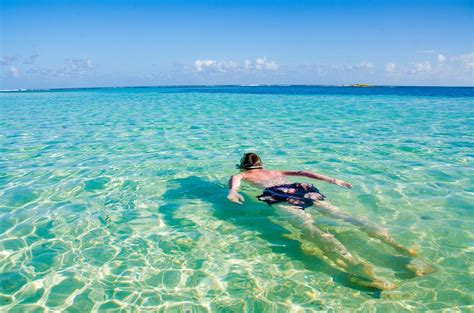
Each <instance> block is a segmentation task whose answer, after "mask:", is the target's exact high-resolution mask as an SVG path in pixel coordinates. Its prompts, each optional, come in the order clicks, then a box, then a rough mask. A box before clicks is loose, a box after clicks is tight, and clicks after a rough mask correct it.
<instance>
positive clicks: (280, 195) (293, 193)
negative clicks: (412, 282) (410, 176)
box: [227, 153, 425, 290]
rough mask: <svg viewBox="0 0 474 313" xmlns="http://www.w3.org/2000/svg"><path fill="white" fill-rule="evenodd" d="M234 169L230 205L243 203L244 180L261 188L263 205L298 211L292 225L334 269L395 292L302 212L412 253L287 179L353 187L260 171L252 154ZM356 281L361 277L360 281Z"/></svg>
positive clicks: (378, 229) (306, 174) (299, 173)
mask: <svg viewBox="0 0 474 313" xmlns="http://www.w3.org/2000/svg"><path fill="white" fill-rule="evenodd" d="M237 168H239V169H240V170H241V173H239V174H237V175H233V176H231V177H230V179H229V194H228V196H227V198H228V199H229V200H230V201H232V202H235V203H238V204H242V203H243V202H244V198H243V196H242V195H240V194H239V193H238V190H239V187H240V184H241V181H242V180H244V181H247V182H249V183H251V184H253V185H256V186H258V187H261V188H263V193H262V194H261V195H259V196H257V198H258V200H260V201H264V202H266V203H268V204H269V205H272V204H283V206H282V207H287V208H291V210H292V211H293V213H296V211H295V209H296V210H297V211H299V214H292V215H293V216H294V217H296V219H295V218H291V219H290V220H291V221H292V222H293V224H294V225H293V226H296V227H298V228H299V229H300V230H301V231H302V232H303V234H305V235H306V236H307V237H310V238H311V239H313V240H314V241H316V243H317V245H318V247H319V248H320V249H321V250H322V251H323V253H324V254H325V256H326V257H328V258H329V259H330V260H331V261H332V262H333V263H335V264H336V265H337V266H340V267H342V268H344V269H345V270H346V271H347V272H348V273H349V274H352V275H354V277H355V280H356V281H355V282H357V283H360V284H363V285H366V286H371V287H375V288H379V289H385V290H387V289H393V288H395V285H394V284H392V283H390V282H388V281H386V280H383V279H379V278H376V277H375V274H374V272H373V267H372V266H371V265H370V264H367V263H366V262H364V261H362V260H360V259H358V258H357V257H356V256H354V255H352V254H351V253H350V252H349V251H348V250H347V249H346V248H345V247H344V245H343V244H342V243H340V242H339V241H338V240H337V239H336V238H334V236H332V235H330V234H328V233H326V232H324V231H322V230H320V229H319V228H318V227H317V226H316V225H314V223H313V220H312V218H311V215H310V214H308V213H306V212H304V209H305V208H308V207H314V208H315V209H316V210H318V211H319V212H320V213H321V214H323V215H326V216H329V217H332V218H337V219H341V220H343V221H345V222H348V223H350V224H353V225H357V226H360V227H361V229H362V230H363V231H365V232H366V233H367V234H369V235H370V236H372V237H375V238H378V239H380V240H381V241H382V242H385V243H386V244H388V245H390V246H392V247H393V248H395V249H396V250H397V251H399V252H402V253H404V254H406V255H408V256H414V255H415V254H416V251H415V250H413V249H408V248H406V247H404V246H403V245H401V244H400V243H398V242H397V241H395V239H393V238H392V237H391V236H390V235H389V233H388V231H387V230H386V229H385V228H383V227H381V226H378V225H376V224H374V223H372V222H370V221H368V220H366V219H363V218H356V217H352V216H349V215H347V214H346V213H344V212H342V211H341V210H339V209H338V208H336V207H335V206H333V205H332V204H331V203H329V201H327V200H326V196H324V195H323V194H322V193H321V192H320V191H319V190H318V189H317V188H316V187H314V186H313V185H311V184H305V183H290V182H289V181H288V179H287V177H288V176H296V177H307V178H311V179H316V180H321V181H324V182H327V183H331V184H335V185H338V186H341V187H345V188H352V185H351V184H349V183H347V182H345V181H342V180H339V179H335V178H331V177H328V176H324V175H321V174H317V173H312V172H307V171H274V170H266V169H264V168H263V163H262V160H261V159H260V157H259V156H258V155H256V154H255V153H246V154H244V156H243V157H242V159H241V160H240V164H238V165H237ZM298 217H299V219H298ZM295 224H296V225H295ZM407 268H409V269H410V270H412V271H414V272H415V273H416V274H417V275H422V274H425V273H424V272H421V271H422V270H421V269H418V268H416V267H411V268H410V267H409V266H407ZM357 277H359V278H360V277H362V280H360V279H358V278H357ZM364 279H368V281H364Z"/></svg>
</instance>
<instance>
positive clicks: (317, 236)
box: [277, 206, 396, 290]
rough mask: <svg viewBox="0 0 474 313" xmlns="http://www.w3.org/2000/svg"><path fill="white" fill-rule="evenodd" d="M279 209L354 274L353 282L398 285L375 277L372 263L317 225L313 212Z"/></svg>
mask: <svg viewBox="0 0 474 313" xmlns="http://www.w3.org/2000/svg"><path fill="white" fill-rule="evenodd" d="M277 211H279V215H280V216H283V217H284V220H285V222H287V223H289V224H290V225H291V226H292V227H293V228H295V229H298V230H300V231H301V235H302V237H303V238H306V239H310V240H311V242H313V243H314V244H316V245H317V247H318V248H319V249H320V250H321V251H322V252H323V253H324V255H325V256H326V257H327V258H329V259H330V260H331V261H332V262H333V263H334V264H336V265H337V266H339V267H341V268H343V269H344V270H345V271H346V272H347V273H348V274H350V275H352V276H353V279H351V280H352V281H353V282H355V283H358V284H360V285H364V286H367V287H374V288H378V289H383V290H389V289H393V288H395V287H396V286H395V285H394V284H393V283H391V282H389V281H386V280H383V279H379V278H377V277H375V274H374V269H373V266H372V265H370V264H368V263H367V262H364V261H362V260H360V259H359V258H357V257H356V256H354V255H353V254H351V253H350V252H349V251H348V250H347V249H346V247H345V246H344V245H343V244H342V243H341V242H340V241H339V240H337V239H336V238H335V237H334V236H333V235H331V234H329V233H326V232H324V231H322V230H321V229H320V228H319V227H317V226H316V225H315V224H314V221H313V218H312V216H311V214H309V213H307V212H305V211H303V210H301V209H295V208H292V207H288V206H286V207H279V208H278V209H277Z"/></svg>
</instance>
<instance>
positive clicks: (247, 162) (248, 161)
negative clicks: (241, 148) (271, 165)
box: [237, 153, 263, 171]
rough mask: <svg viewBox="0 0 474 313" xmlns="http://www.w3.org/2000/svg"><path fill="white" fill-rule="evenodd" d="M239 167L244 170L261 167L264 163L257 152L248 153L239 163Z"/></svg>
mask: <svg viewBox="0 0 474 313" xmlns="http://www.w3.org/2000/svg"><path fill="white" fill-rule="evenodd" d="M237 168H239V169H241V170H244V171H248V170H254V169H261V168H263V163H262V160H260V157H259V156H258V155H256V154H255V153H246V154H244V155H243V157H242V158H241V159H240V164H237Z"/></svg>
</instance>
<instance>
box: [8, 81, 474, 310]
mask: <svg viewBox="0 0 474 313" xmlns="http://www.w3.org/2000/svg"><path fill="white" fill-rule="evenodd" d="M256 88H257V89H255V88H254V89H250V87H248V88H238V87H226V88H223V87H215V88H214V89H213V88H179V87H176V88H144V89H139V88H134V89H103V90H102V89H95V90H87V89H86V90H69V91H48V92H27V93H2V94H0V142H1V145H0V269H1V270H0V282H1V285H0V310H2V311H8V312H24V311H31V312H42V311H47V310H65V311H68V312H84V311H89V310H104V311H105V310H111V311H113V310H114V309H116V310H120V309H122V308H124V309H126V310H146V309H150V310H154V311H156V310H157V309H159V310H162V311H184V310H187V309H189V310H194V311H196V312H206V311H219V310H220V309H229V310H231V311H232V310H234V311H236V312H241V311H243V310H246V311H256V312H261V311H265V312H273V311H275V312H286V311H288V310H290V311H294V312H298V311H299V310H303V309H307V310H309V311H318V310H329V311H333V310H334V311H337V310H342V309H346V310H351V311H354V310H361V311H367V310H371V309H373V308H375V307H376V308H377V309H380V310H392V311H395V310H396V311H420V310H428V309H431V310H436V309H444V308H453V307H459V308H461V309H468V306H469V305H471V308H472V304H473V297H472V291H471V289H472V286H473V285H474V284H473V283H474V282H473V279H472V278H471V277H470V275H469V272H468V271H469V268H470V267H472V264H473V252H474V249H473V247H472V238H473V234H472V229H474V225H473V224H474V223H473V218H472V217H473V215H472V212H473V211H472V209H473V205H472V203H474V196H473V192H474V189H473V186H474V179H473V177H474V175H473V168H474V167H473V165H474V164H473V147H474V140H473V138H474V110H473V107H474V104H473V103H474V101H473V99H474V98H473V92H472V88H471V89H463V90H461V91H459V90H457V89H455V88H454V89H453V88H445V89H443V88H441V89H436V90H435V91H433V90H431V91H430V90H429V89H422V90H421V91H420V90H418V89H416V88H415V89H410V88H408V89H403V88H402V90H399V89H396V88H392V89H391V88H386V89H385V92H384V89H383V88H382V89H380V88H377V89H373V91H371V90H370V89H364V90H363V91H358V90H359V89H358V90H354V89H337V88H333V89H331V88H326V89H324V88H323V89H315V90H316V91H315V90H308V89H304V88H308V87H300V89H298V88H296V87H271V88H270V87H256ZM258 88H260V89H258ZM265 88H266V89H265ZM272 88H273V89H272ZM275 88H276V89H275ZM278 88H280V89H278ZM285 88H287V89H285ZM288 88H293V90H291V89H288ZM295 88H296V89H295ZM301 88H303V89H301ZM259 90H260V92H259ZM295 90H296V91H295ZM298 90H300V91H298ZM318 90H319V91H318ZM321 90H323V91H321ZM341 90H342V91H341ZM246 151H255V152H257V153H259V154H261V156H262V159H263V161H264V164H265V165H266V166H267V167H268V168H273V169H279V168H281V169H304V170H312V171H316V172H320V173H323V174H326V175H329V176H333V177H336V178H340V179H343V180H346V181H349V182H351V183H352V184H353V185H354V188H353V189H351V190H347V189H343V188H340V187H337V186H333V185H328V184H325V183H322V182H320V183H318V182H317V183H316V185H317V186H318V188H320V189H321V191H322V192H323V193H324V194H326V195H327V196H328V197H329V198H330V199H331V201H332V203H333V204H334V205H336V206H338V207H340V208H341V209H342V210H344V211H345V212H348V213H350V214H353V215H356V216H366V217H369V218H370V219H371V220H372V221H374V222H377V223H380V224H383V225H384V226H386V227H387V228H388V229H389V230H390V231H391V233H392V234H393V236H394V237H396V238H397V239H398V240H399V241H400V242H402V243H403V244H405V245H407V246H413V245H416V246H419V247H420V252H419V255H420V258H421V259H423V260H424V261H427V262H428V263H430V264H433V265H434V266H435V267H436V272H435V273H433V274H430V275H427V276H423V277H413V275H411V274H410V273H409V272H408V271H407V270H406V269H405V268H404V267H403V263H404V261H405V259H404V258H403V257H402V256H400V255H398V254H397V253H396V252H394V251H393V250H391V249H390V248H388V247H387V246H385V245H383V244H381V243H380V242H378V241H376V240H373V239H370V238H369V237H368V236H366V235H365V234H364V233H362V232H360V231H359V230H357V229H356V228H355V227H353V226H349V225H347V224H344V223H343V222H340V221H336V220H332V219H329V218H327V217H323V216H321V215H320V214H318V213H317V212H316V211H314V210H311V209H308V211H309V212H311V214H312V215H313V216H314V219H315V223H316V224H317V225H318V226H319V227H320V228H322V229H323V230H325V231H328V232H330V233H331V234H333V235H334V236H335V237H336V238H337V239H339V240H340V241H341V242H342V243H344V244H345V245H346V246H347V247H348V249H349V250H350V251H351V252H354V253H355V254H357V255H358V256H359V257H361V258H363V259H365V260H367V261H369V262H371V263H372V264H374V265H376V267H377V273H378V274H379V275H380V276H383V277H386V278H388V279H390V280H392V281H394V282H395V283H397V284H398V285H399V287H398V288H397V289H395V290H393V291H386V292H382V293H380V292H376V291H374V290H369V289H365V288H361V287H358V286H355V285H353V284H351V283H350V282H349V280H348V277H347V275H346V274H345V273H344V272H342V271H340V270H338V269H336V268H333V267H331V266H329V265H328V264H327V263H326V262H325V261H324V257H322V256H321V254H320V252H319V250H318V249H317V247H315V246H314V244H312V243H311V241H310V240H307V238H304V236H301V234H300V230H298V229H294V228H292V227H290V226H289V225H288V224H287V223H286V222H285V220H284V219H282V218H281V217H279V215H278V214H276V212H275V209H274V208H271V207H269V206H267V205H266V204H264V203H261V202H258V201H257V200H256V197H255V196H256V195H257V194H258V192H259V191H258V190H255V189H253V188H251V187H250V186H243V194H244V196H245V199H246V202H245V204H244V205H242V206H239V205H234V204H232V203H230V202H228V201H227V200H226V194H227V193H226V183H227V179H228V176H229V175H231V174H233V173H235V163H237V162H238V161H239V159H240V156H241V154H242V153H243V152H246Z"/></svg>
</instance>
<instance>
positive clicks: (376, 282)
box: [350, 276, 397, 290]
mask: <svg viewBox="0 0 474 313" xmlns="http://www.w3.org/2000/svg"><path fill="white" fill-rule="evenodd" d="M350 280H351V282H353V283H355V284H357V285H360V286H364V287H370V288H376V289H379V290H393V289H395V288H397V285H395V284H394V283H392V282H390V281H388V280H385V279H381V278H375V279H373V280H365V279H362V278H359V277H355V276H354V277H351V279H350Z"/></svg>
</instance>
